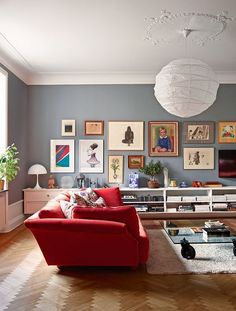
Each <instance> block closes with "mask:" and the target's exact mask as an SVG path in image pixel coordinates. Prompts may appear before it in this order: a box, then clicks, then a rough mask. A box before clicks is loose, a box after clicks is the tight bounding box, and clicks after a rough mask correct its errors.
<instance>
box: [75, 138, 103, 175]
mask: <svg viewBox="0 0 236 311" xmlns="http://www.w3.org/2000/svg"><path fill="white" fill-rule="evenodd" d="M79 172H80V173H103V140H102V139H96V140H84V139H81V140H80V141H79Z"/></svg>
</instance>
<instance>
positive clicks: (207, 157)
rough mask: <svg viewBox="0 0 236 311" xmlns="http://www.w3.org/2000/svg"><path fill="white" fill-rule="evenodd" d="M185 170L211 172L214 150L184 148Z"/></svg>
mask: <svg viewBox="0 0 236 311" xmlns="http://www.w3.org/2000/svg"><path fill="white" fill-rule="evenodd" d="M184 169H185V170H213V169H214V148H198V147H195V148H184Z"/></svg>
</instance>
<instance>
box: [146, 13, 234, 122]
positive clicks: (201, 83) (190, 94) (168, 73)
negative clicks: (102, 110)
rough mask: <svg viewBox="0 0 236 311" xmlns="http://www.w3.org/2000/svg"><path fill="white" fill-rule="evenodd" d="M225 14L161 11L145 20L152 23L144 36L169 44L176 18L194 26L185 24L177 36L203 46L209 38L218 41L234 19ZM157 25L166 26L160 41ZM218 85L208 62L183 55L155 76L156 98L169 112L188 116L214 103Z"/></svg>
mask: <svg viewBox="0 0 236 311" xmlns="http://www.w3.org/2000/svg"><path fill="white" fill-rule="evenodd" d="M226 15H227V12H225V11H223V12H222V13H221V14H218V15H212V14H204V13H192V12H191V13H177V14H176V13H175V14H172V13H170V12H167V11H162V12H161V16H160V17H159V18H155V17H151V18H149V19H146V20H148V21H150V25H148V27H147V30H146V38H145V39H146V40H149V41H151V43H152V44H153V45H161V44H163V43H170V41H171V40H172V39H173V26H174V23H175V21H176V23H177V24H178V26H179V24H180V22H183V25H184V24H186V23H187V24H188V25H192V27H183V28H182V29H183V30H182V31H175V33H176V34H177V35H178V37H179V35H182V36H184V37H185V40H187V37H188V36H189V35H191V36H190V37H191V40H192V41H194V42H195V43H197V44H198V45H201V46H203V45H204V44H205V43H206V42H207V41H213V40H215V39H216V37H218V36H219V35H220V34H221V33H222V32H223V31H224V30H225V28H226V25H227V21H232V20H234V19H233V18H228V17H227V16H226ZM180 20H181V21H180ZM169 22H170V23H169ZM156 25H158V26H164V27H166V28H167V31H165V32H163V33H164V34H165V37H163V38H160V39H158V40H157V39H155V38H153V33H156V32H154V27H155V26H156ZM168 25H170V29H168V27H167V26H168ZM199 25H201V26H202V27H199ZM197 29H198V30H197ZM168 35H169V37H168ZM169 38H170V40H169ZM218 87H219V82H218V80H217V76H216V74H215V73H214V71H213V70H212V69H211V68H210V67H209V66H208V65H207V64H205V63H204V62H202V61H200V60H197V59H192V58H183V59H177V60H173V61H171V62H170V63H169V64H168V65H166V66H165V67H163V68H162V70H161V71H160V72H159V73H158V74H157V76H156V84H155V87H154V92H155V96H156V99H157V101H158V102H159V103H160V105H161V106H162V107H163V108H164V109H165V110H166V111H168V112H169V113H171V114H173V115H175V116H179V117H182V118H189V117H192V116H195V115H198V114H200V113H202V112H203V111H205V110H206V109H208V108H209V107H210V106H211V105H212V104H213V103H214V101H215V99H216V95H217V90H218Z"/></svg>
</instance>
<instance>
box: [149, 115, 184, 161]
mask: <svg viewBox="0 0 236 311" xmlns="http://www.w3.org/2000/svg"><path fill="white" fill-rule="evenodd" d="M148 142H149V156H151V157H176V156H178V122H169V121H166V122H165V121H149V122H148Z"/></svg>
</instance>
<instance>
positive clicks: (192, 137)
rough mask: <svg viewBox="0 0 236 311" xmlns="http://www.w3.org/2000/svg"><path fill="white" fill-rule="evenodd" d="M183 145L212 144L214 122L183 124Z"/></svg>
mask: <svg viewBox="0 0 236 311" xmlns="http://www.w3.org/2000/svg"><path fill="white" fill-rule="evenodd" d="M184 143H185V144H213V143H214V122H205V121H192V122H184Z"/></svg>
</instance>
